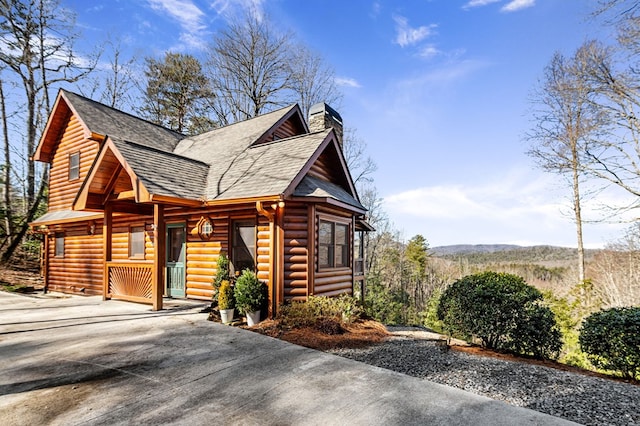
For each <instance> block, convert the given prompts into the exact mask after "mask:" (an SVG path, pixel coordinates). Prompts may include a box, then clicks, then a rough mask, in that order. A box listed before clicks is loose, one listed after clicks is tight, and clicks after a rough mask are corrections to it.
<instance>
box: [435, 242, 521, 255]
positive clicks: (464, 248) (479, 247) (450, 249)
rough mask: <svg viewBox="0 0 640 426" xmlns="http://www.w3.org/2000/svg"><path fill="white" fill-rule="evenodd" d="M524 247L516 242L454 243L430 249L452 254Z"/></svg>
mask: <svg viewBox="0 0 640 426" xmlns="http://www.w3.org/2000/svg"><path fill="white" fill-rule="evenodd" d="M520 248H523V247H522V246H518V245H514V244H454V245H450V246H438V247H432V248H430V249H429V251H430V252H431V254H432V255H433V256H448V255H452V254H471V253H494V252H496V251H505V250H516V249H520Z"/></svg>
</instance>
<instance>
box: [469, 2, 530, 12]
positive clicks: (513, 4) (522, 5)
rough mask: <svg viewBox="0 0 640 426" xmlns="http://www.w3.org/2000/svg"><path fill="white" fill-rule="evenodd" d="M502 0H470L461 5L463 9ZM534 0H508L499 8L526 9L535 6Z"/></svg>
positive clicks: (506, 9) (502, 10)
mask: <svg viewBox="0 0 640 426" xmlns="http://www.w3.org/2000/svg"><path fill="white" fill-rule="evenodd" d="M501 1H503V0H470V1H469V2H467V3H465V4H464V6H462V8H463V9H465V10H468V9H473V8H476V7H482V6H487V5H490V4H493V3H498V2H501ZM535 4H536V0H510V1H509V2H508V3H507V4H506V5H504V6H502V7H501V8H500V11H501V12H517V11H518V10H522V9H526V8H528V7H532V6H535Z"/></svg>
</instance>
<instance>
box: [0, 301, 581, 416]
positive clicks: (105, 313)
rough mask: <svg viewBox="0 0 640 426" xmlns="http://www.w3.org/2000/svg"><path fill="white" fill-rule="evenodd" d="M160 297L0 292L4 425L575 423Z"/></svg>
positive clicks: (0, 395) (0, 382)
mask: <svg viewBox="0 0 640 426" xmlns="http://www.w3.org/2000/svg"><path fill="white" fill-rule="evenodd" d="M165 306H168V307H169V309H166V310H164V311H161V312H152V311H151V310H150V307H149V306H145V305H138V304H133V303H125V302H118V301H108V302H103V301H102V299H101V298H99V297H78V296H74V297H66V298H45V297H40V298H36V297H29V296H21V295H15V294H10V293H4V292H0V419H2V424H3V426H6V425H43V424H53V425H76V424H91V425H94V424H95V425H100V424H127V425H129V424H137V425H144V424H153V425H156V424H185V425H198V424H215V423H222V422H223V424H227V425H232V424H242V425H299V424H316V425H319V424H322V425H330V424H335V425H346V424H349V425H396V424H398V425H399V424H402V425H407V424H421V425H427V424H429V425H469V424H473V425H477V426H480V425H515V424H526V425H543V424H544V425H556V424H557V425H560V424H570V423H569V422H566V421H564V420H561V419H558V418H555V417H551V416H548V415H545V414H541V413H538V412H535V411H531V410H527V409H523V408H517V407H513V406H510V405H507V404H505V403H502V402H498V401H494V400H491V399H488V398H485V397H481V396H477V395H473V394H470V393H467V392H464V391H461V390H458V389H454V388H449V387H446V386H442V385H438V384H435V383H431V382H428V381H426V380H421V379H417V378H414V377H409V376H405V375H402V374H399V373H395V372H392V371H388V370H384V369H381V368H377V367H373V366H369V365H366V364H362V363H359V362H356V361H351V360H348V359H344V358H340V357H337V356H333V355H330V354H325V353H322V352H318V351H314V350H311V349H306V348H302V347H299V346H295V345H291V344H289V343H286V342H283V341H280V340H277V339H273V338H269V337H265V336H262V335H259V334H256V333H252V332H249V331H245V330H242V329H238V328H233V327H228V326H223V325H220V324H216V323H212V322H209V321H206V317H207V314H204V313H200V311H201V309H202V308H203V307H204V306H205V305H204V304H202V305H194V304H185V303H181V302H173V301H168V302H166V305H165Z"/></svg>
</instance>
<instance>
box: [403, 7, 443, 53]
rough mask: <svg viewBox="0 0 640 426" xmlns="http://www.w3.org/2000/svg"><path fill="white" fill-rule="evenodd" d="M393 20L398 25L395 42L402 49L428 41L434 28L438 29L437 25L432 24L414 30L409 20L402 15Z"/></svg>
mask: <svg viewBox="0 0 640 426" xmlns="http://www.w3.org/2000/svg"><path fill="white" fill-rule="evenodd" d="M393 20H394V21H395V23H396V39H395V42H396V43H397V44H399V45H400V47H406V46H410V45H413V44H416V43H418V42H420V41H422V40H424V39H426V38H427V37H429V36H430V35H432V34H433V30H434V28H436V27H437V26H436V25H435V24H431V25H422V26H420V27H416V28H412V27H411V26H410V25H409V21H408V20H407V18H405V17H404V16H400V15H395V16H394V17H393Z"/></svg>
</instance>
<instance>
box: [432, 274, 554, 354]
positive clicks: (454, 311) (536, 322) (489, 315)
mask: <svg viewBox="0 0 640 426" xmlns="http://www.w3.org/2000/svg"><path fill="white" fill-rule="evenodd" d="M541 301H542V294H541V293H540V291H538V290H537V289H536V288H534V287H532V286H530V285H528V284H527V283H525V281H524V279H523V278H521V277H519V276H516V275H512V274H506V273H497V272H483V273H479V274H474V275H468V276H466V277H463V278H461V279H459V280H458V281H456V282H455V283H453V284H452V285H451V286H449V287H448V288H447V289H446V290H445V291H444V293H443V294H442V296H441V298H440V304H439V305H438V319H440V320H441V321H442V322H443V325H444V329H445V330H446V331H447V332H448V333H449V334H452V335H456V336H457V337H461V338H464V339H467V340H472V339H474V338H477V339H479V340H480V341H481V342H482V345H483V346H484V347H487V348H491V349H498V350H505V351H510V352H514V353H517V354H521V355H530V356H534V357H537V358H556V357H557V356H558V354H559V351H560V348H561V347H562V340H561V335H560V331H559V329H558V325H557V323H556V320H555V317H554V315H553V312H551V310H550V309H549V308H548V307H546V306H543V305H541V304H540V302H541Z"/></svg>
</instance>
